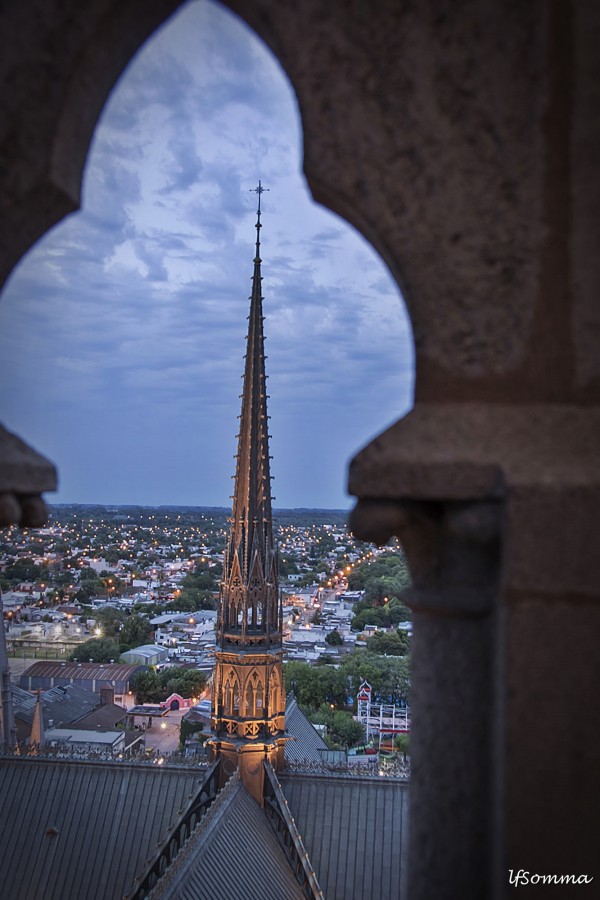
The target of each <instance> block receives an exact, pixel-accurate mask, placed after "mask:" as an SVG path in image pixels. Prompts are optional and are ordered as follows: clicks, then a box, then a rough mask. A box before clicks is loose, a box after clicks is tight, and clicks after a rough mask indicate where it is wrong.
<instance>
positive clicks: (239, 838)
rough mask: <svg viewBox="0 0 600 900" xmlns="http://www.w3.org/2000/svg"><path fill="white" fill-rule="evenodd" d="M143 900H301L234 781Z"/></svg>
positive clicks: (266, 827)
mask: <svg viewBox="0 0 600 900" xmlns="http://www.w3.org/2000/svg"><path fill="white" fill-rule="evenodd" d="M170 868H171V871H169V869H167V876H166V877H163V878H162V879H161V880H160V881H158V882H157V884H156V886H155V887H154V889H153V891H152V893H151V894H150V898H149V900H231V898H235V897H243V898H244V900H302V898H303V897H304V895H303V893H302V889H301V887H300V885H299V883H298V882H297V881H296V878H295V876H294V874H293V872H292V869H291V866H290V864H289V862H288V860H287V858H286V856H285V854H284V852H283V850H282V849H281V847H280V845H279V843H278V841H277V838H276V837H275V833H274V831H273V829H272V827H271V825H270V824H269V821H268V819H267V817H266V814H265V812H264V810H262V809H261V808H260V806H259V805H258V803H257V802H256V801H255V800H254V799H253V798H252V797H251V796H250V794H249V793H248V791H247V790H246V788H245V787H244V785H243V782H242V781H241V779H240V778H239V777H237V776H234V777H233V778H232V779H231V780H230V782H229V783H228V784H227V785H226V787H225V788H224V790H223V791H221V793H220V794H219V796H218V797H217V799H216V800H215V802H214V804H213V806H212V807H211V809H210V810H209V812H208V814H207V815H206V817H205V819H203V820H201V822H200V825H199V826H198V828H197V829H196V831H195V832H194V833H193V835H192V836H191V838H190V839H189V841H188V842H187V844H186V846H185V847H184V848H183V850H182V851H181V853H180V854H179V855H178V856H177V857H176V859H175V862H174V863H172V864H171V867H170Z"/></svg>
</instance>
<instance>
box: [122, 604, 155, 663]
mask: <svg viewBox="0 0 600 900" xmlns="http://www.w3.org/2000/svg"><path fill="white" fill-rule="evenodd" d="M153 640H154V629H153V628H152V625H151V624H150V622H149V620H148V619H147V618H146V616H142V615H139V613H132V614H131V615H130V616H128V617H127V618H126V619H125V621H124V622H123V624H122V626H121V630H120V632H119V644H120V646H121V653H123V652H124V650H125V648H126V647H127V648H128V649H131V648H132V647H141V646H142V644H148V643H150V642H153Z"/></svg>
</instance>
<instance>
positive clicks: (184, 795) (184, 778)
mask: <svg viewBox="0 0 600 900" xmlns="http://www.w3.org/2000/svg"><path fill="white" fill-rule="evenodd" d="M203 774H204V773H203V771H202V770H200V771H199V770H198V768H197V767H196V768H195V769H190V768H182V769H180V770H178V769H168V768H163V767H160V768H159V767H158V766H147V765H140V764H137V765H134V764H132V765H129V764H127V763H99V762H94V763H89V762H72V761H70V760H60V761H56V760H50V759H44V758H42V757H3V758H2V760H1V764H0V808H1V809H2V816H0V843H1V845H2V847H3V848H4V852H3V853H2V854H1V855H0V884H2V896H4V897H10V898H11V900H31V898H34V897H40V896H42V895H43V897H44V900H81V898H82V897H85V898H86V900H121V898H122V897H123V895H124V894H126V893H127V892H128V890H129V889H130V887H131V885H132V884H133V878H134V876H135V874H136V873H139V872H140V871H141V870H142V869H143V868H144V865H145V862H146V860H147V859H148V858H149V857H150V856H151V854H152V853H153V852H154V850H155V847H156V845H157V843H158V842H159V841H160V840H161V839H162V838H163V837H164V836H165V834H166V832H167V830H168V827H169V825H170V824H171V823H173V822H174V821H175V820H176V819H177V817H178V814H179V812H180V811H181V810H182V809H183V808H184V807H185V806H186V804H187V803H188V802H189V800H190V798H191V797H192V796H193V794H195V793H196V792H197V790H198V787H199V784H200V783H201V781H202V778H203Z"/></svg>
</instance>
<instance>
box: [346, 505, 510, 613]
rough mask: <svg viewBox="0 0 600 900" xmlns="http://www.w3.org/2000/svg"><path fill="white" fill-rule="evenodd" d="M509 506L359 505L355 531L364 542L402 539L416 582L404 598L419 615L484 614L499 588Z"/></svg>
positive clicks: (352, 520) (352, 519)
mask: <svg viewBox="0 0 600 900" xmlns="http://www.w3.org/2000/svg"><path fill="white" fill-rule="evenodd" d="M502 518H503V504H502V502H501V501H498V500H480V501H474V502H471V503H469V502H467V501H456V500H449V501H441V500H439V501H432V500H424V501H419V500H377V499H371V500H369V499H365V500H359V502H358V504H357V505H356V507H355V509H354V510H353V511H352V513H351V515H350V528H351V530H352V531H353V533H354V534H355V535H356V536H357V537H358V538H359V539H362V540H368V541H374V542H375V543H377V544H384V543H386V542H387V541H388V540H389V538H391V537H393V536H396V537H397V538H398V539H399V541H400V543H401V544H402V547H403V548H404V551H405V553H406V558H407V561H408V565H409V568H410V572H411V576H412V579H413V585H412V587H410V588H408V589H407V590H406V591H405V592H404V593H403V596H402V599H403V600H404V602H405V603H406V604H407V605H408V606H410V607H411V608H412V609H414V610H415V611H422V612H430V613H433V614H436V615H446V616H454V615H456V616H465V615H483V614H486V613H488V612H490V611H491V609H492V605H493V601H494V597H495V594H496V591H497V588H498V577H499V566H500V537H501V531H502Z"/></svg>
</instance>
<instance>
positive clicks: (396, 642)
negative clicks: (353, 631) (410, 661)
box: [367, 631, 410, 656]
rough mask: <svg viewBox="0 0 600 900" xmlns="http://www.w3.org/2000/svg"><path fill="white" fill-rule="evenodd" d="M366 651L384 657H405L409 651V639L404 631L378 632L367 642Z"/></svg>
mask: <svg viewBox="0 0 600 900" xmlns="http://www.w3.org/2000/svg"><path fill="white" fill-rule="evenodd" d="M367 650H370V651H371V653H382V654H384V655H385V656H405V655H406V654H407V653H408V652H409V650H410V639H409V637H408V635H407V634H406V632H404V631H392V632H389V631H378V632H376V633H375V634H374V635H373V637H370V638H369V640H368V641H367Z"/></svg>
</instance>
